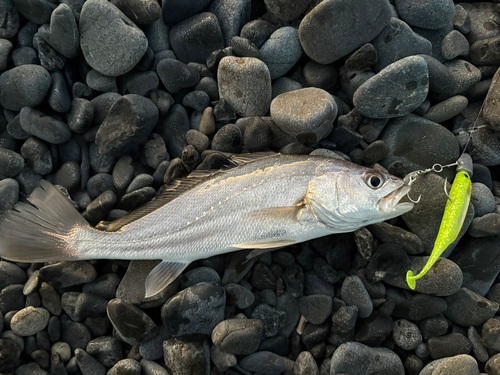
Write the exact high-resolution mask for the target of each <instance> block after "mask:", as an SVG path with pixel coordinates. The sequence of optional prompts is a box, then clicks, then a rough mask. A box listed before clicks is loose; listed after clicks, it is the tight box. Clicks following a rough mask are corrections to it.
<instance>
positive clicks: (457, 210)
mask: <svg viewBox="0 0 500 375" xmlns="http://www.w3.org/2000/svg"><path fill="white" fill-rule="evenodd" d="M451 165H458V166H457V174H456V175H455V180H454V181H453V184H452V186H451V190H450V194H449V195H448V194H447V195H448V202H447V203H446V207H445V210H444V214H443V219H442V220H441V225H440V227H439V232H438V235H437V238H436V241H435V242H434V248H433V249H432V253H431V256H430V257H429V260H428V261H427V264H426V265H425V267H424V268H423V269H422V271H420V273H419V274H418V275H416V276H414V275H413V272H412V271H411V270H410V271H408V272H407V273H406V282H407V283H408V286H409V287H410V288H411V289H412V290H414V289H415V288H416V280H418V279H420V278H422V277H423V276H425V274H426V273H427V272H428V271H429V270H430V269H431V268H432V266H433V265H434V263H436V261H437V260H438V259H439V257H440V256H441V254H443V252H444V251H445V250H446V249H447V248H448V246H450V245H451V244H452V243H453V241H455V240H456V239H457V237H458V234H459V233H460V229H461V228H462V225H463V224H464V220H465V216H466V214H467V210H468V208H469V202H470V197H471V192H472V183H471V177H470V176H471V174H472V159H471V157H470V156H469V155H468V154H465V153H464V154H462V156H461V157H460V159H459V160H458V161H457V162H456V163H454V164H450V165H446V166H445V167H448V166H451ZM439 168H440V169H439ZM442 168H443V167H441V166H440V165H435V166H434V167H433V168H430V169H428V170H425V171H417V173H416V174H414V175H413V176H411V177H410V182H413V181H415V179H416V175H418V174H422V173H427V172H430V171H438V172H439V171H441V170H442ZM445 192H446V184H445ZM419 199H420V198H419Z"/></svg>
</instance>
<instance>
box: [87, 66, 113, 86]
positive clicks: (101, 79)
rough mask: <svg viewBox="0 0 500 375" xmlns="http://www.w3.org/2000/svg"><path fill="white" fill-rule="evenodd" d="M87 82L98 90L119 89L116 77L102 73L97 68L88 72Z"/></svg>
mask: <svg viewBox="0 0 500 375" xmlns="http://www.w3.org/2000/svg"><path fill="white" fill-rule="evenodd" d="M85 82H86V83H87V85H88V86H89V87H90V88H91V89H93V90H96V91H114V92H116V91H118V86H117V85H116V77H111V76H107V75H104V74H101V73H99V72H98V71H97V70H95V69H92V70H91V71H90V72H88V73H87V76H86V77H85Z"/></svg>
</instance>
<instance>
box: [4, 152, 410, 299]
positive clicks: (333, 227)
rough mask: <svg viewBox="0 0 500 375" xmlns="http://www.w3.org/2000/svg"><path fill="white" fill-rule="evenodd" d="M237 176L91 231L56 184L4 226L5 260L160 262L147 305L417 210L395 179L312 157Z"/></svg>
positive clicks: (180, 187)
mask: <svg viewBox="0 0 500 375" xmlns="http://www.w3.org/2000/svg"><path fill="white" fill-rule="evenodd" d="M231 160H232V162H234V163H236V165H237V166H236V167H234V168H230V169H226V170H215V171H214V170H210V171H198V170H195V171H194V172H192V173H191V174H190V175H189V176H187V177H185V178H182V179H179V180H176V181H175V184H174V185H175V186H173V187H170V188H167V189H166V190H165V191H163V192H162V193H161V194H159V195H158V196H157V197H156V198H155V199H154V200H153V201H152V202H150V203H149V204H146V205H144V206H143V207H140V208H138V209H137V210H135V211H132V212H130V213H129V214H127V215H126V216H124V217H123V218H121V219H118V220H116V221H113V222H101V223H99V224H98V225H97V226H96V227H92V226H91V225H90V224H89V223H88V222H87V221H86V220H85V219H84V218H83V216H82V215H81V214H80V213H79V212H78V211H77V210H76V209H75V208H74V207H73V205H72V203H71V201H70V200H69V199H68V198H66V197H65V196H64V195H63V194H62V193H61V192H60V191H59V190H58V189H57V188H56V187H55V186H53V185H52V184H51V183H50V182H48V181H45V180H42V181H41V184H40V187H38V188H36V189H35V190H34V191H33V192H32V194H31V195H30V196H29V197H28V198H27V201H28V203H25V202H19V203H18V204H16V206H15V207H14V209H13V210H11V211H9V212H8V213H6V214H5V215H3V216H2V217H0V256H1V257H2V258H5V259H7V260H11V261H16V262H53V261H63V260H84V259H129V260H145V259H160V260H161V262H160V263H159V264H158V265H157V266H156V267H155V268H154V269H153V270H152V271H151V273H150V274H149V275H148V277H147V278H146V285H145V290H146V297H150V296H153V295H155V294H157V293H159V292H160V291H161V290H163V289H164V288H165V287H166V286H167V285H168V284H170V283H171V282H172V281H174V280H175V279H176V278H177V277H178V276H179V275H180V274H181V273H182V271H183V270H184V269H185V268H186V267H187V266H188V265H189V264H190V263H191V262H193V261H195V260H198V259H204V258H208V257H211V256H214V255H218V254H223V253H228V252H232V251H237V250H241V249H252V250H253V251H252V252H250V253H249V255H248V257H249V258H251V257H255V256H258V255H261V254H263V253H265V252H267V251H272V250H275V249H278V248H282V247H285V246H288V245H292V244H296V243H300V242H304V241H308V240H311V239H314V238H318V237H322V236H326V235H330V234H334V233H346V232H352V231H355V230H357V229H359V228H361V227H363V226H366V225H369V224H373V223H377V222H381V221H384V220H387V219H391V218H394V217H396V216H399V215H401V214H403V213H405V212H408V211H410V210H411V209H412V208H413V203H411V202H400V201H401V199H402V198H403V197H404V196H405V195H406V194H407V193H408V192H409V190H410V186H409V185H408V184H407V183H406V182H404V181H403V180H402V179H400V178H398V177H395V176H392V175H390V174H388V173H384V172H380V171H377V170H374V169H370V168H366V167H362V166H359V165H356V164H354V163H351V162H348V161H345V160H339V159H333V158H327V157H322V156H308V155H282V154H273V155H268V154H265V155H261V154H256V155H254V154H246V155H244V154H242V155H234V156H232V157H231Z"/></svg>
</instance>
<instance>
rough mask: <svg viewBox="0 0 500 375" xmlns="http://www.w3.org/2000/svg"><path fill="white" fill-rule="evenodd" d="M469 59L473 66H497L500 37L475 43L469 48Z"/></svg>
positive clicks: (499, 56) (499, 57) (499, 52)
mask: <svg viewBox="0 0 500 375" xmlns="http://www.w3.org/2000/svg"><path fill="white" fill-rule="evenodd" d="M470 59H471V62H472V63H473V64H474V65H498V64H499V63H500V37H495V38H490V39H486V40H478V41H477V42H475V43H474V44H473V45H472V46H471V47H470Z"/></svg>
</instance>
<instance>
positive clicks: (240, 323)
mask: <svg viewBox="0 0 500 375" xmlns="http://www.w3.org/2000/svg"><path fill="white" fill-rule="evenodd" d="M263 333H264V326H263V324H262V321H261V320H259V319H230V320H224V321H222V322H220V323H219V324H218V325H217V326H216V327H215V328H214V330H213V331H212V342H213V343H214V345H215V346H216V347H217V348H218V349H219V350H220V351H223V352H226V353H231V354H235V355H248V354H251V353H254V352H255V351H257V348H258V347H259V344H260V342H261V339H262V338H263Z"/></svg>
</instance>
